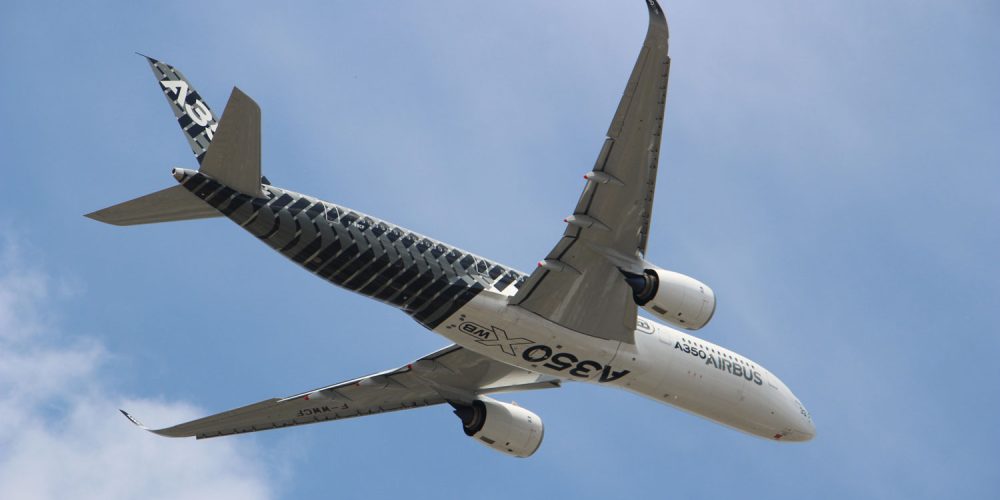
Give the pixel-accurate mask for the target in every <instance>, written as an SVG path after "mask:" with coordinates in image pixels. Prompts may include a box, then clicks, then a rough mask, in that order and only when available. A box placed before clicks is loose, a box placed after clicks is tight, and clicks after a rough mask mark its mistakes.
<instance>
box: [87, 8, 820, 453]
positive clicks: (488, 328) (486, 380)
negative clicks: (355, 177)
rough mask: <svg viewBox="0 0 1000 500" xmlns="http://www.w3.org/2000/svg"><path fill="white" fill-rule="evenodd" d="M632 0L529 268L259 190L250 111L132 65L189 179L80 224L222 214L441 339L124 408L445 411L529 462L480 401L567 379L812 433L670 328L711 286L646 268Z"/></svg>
mask: <svg viewBox="0 0 1000 500" xmlns="http://www.w3.org/2000/svg"><path fill="white" fill-rule="evenodd" d="M644 1H645V2H646V6H647V8H648V11H649V26H648V30H647V33H646V38H645V40H644V42H643V46H642V49H641V51H640V53H639V56H638V59H637V61H636V64H635V66H634V69H633V70H632V73H631V76H630V77H629V80H628V83H627V85H626V87H625V92H624V95H623V96H622V98H621V101H620V103H619V105H618V108H617V110H616V112H615V115H614V117H613V119H612V120H611V125H610V127H609V129H608V132H607V137H606V139H605V141H604V144H603V146H602V147H601V150H600V153H599V155H598V157H597V160H596V162H595V163H594V167H593V169H592V170H591V171H589V172H587V173H586V174H585V175H584V177H585V178H586V185H585V187H584V189H583V193H582V194H581V195H580V198H579V201H578V202H577V205H576V207H575V208H574V209H573V212H572V214H571V215H569V216H568V217H566V219H565V223H566V228H565V231H564V232H563V234H562V236H561V237H560V238H559V239H558V241H557V242H556V244H555V246H554V247H553V248H552V251H550V252H549V254H548V255H546V256H545V258H544V259H542V260H541V261H540V262H538V266H537V268H536V269H534V270H533V271H532V272H531V273H530V274H526V273H522V272H520V271H517V270H515V269H513V268H511V267H509V266H505V265H502V264H499V263H497V262H495V261H492V260H490V259H486V258H484V257H481V256H479V255H475V254H472V253H469V252H466V251H464V250H461V249H459V248H456V247H454V246H451V245H448V244H446V243H443V242H440V241H437V240H434V239H432V238H429V237H427V236H424V235H421V234H418V233H415V232H413V231H410V230H408V229H405V228H402V227H400V226H397V225H395V224H392V223H390V222H387V221H385V220H382V219H379V218H377V217H374V216H371V215H367V214H364V213H361V212H358V211H356V210H352V209H350V208H347V207H344V206H340V205H337V204H334V203H330V202H326V201H322V200H319V199H316V198H314V197H311V196H308V195H304V194H300V193H297V192H294V191H290V190H287V189H284V188H280V187H277V186H273V185H271V183H270V181H269V180H268V179H267V178H266V177H263V176H261V165H260V163H261V161H260V158H261V154H260V152H261V149H260V148H261V137H260V108H259V107H258V105H257V104H256V103H255V102H254V101H253V100H252V99H251V98H250V97H248V96H247V95H246V94H244V93H243V92H242V91H240V90H239V88H236V87H234V88H233V90H232V93H231V95H230V97H229V101H228V103H227V104H226V107H225V110H224V111H223V113H222V116H221V118H220V119H218V120H217V119H216V116H215V115H214V114H213V113H212V111H211V109H209V107H208V105H207V104H206V103H205V101H204V100H203V99H202V98H201V96H200V95H199V94H198V92H197V91H196V90H195V89H194V87H193V86H191V84H190V82H189V81H188V80H187V79H186V78H185V77H184V75H183V74H181V72H180V71H178V70H177V69H176V68H174V67H172V66H170V65H168V64H165V63H163V62H161V61H158V60H156V59H153V58H150V57H146V59H147V61H148V63H149V65H150V67H151V68H152V71H153V74H154V76H155V77H156V78H157V80H158V82H159V85H160V87H161V89H162V91H163V93H164V95H165V96H166V98H167V101H168V102H169V103H170V106H171V108H172V109H173V111H174V115H175V117H176V118H177V121H178V123H179V124H180V126H181V129H182V130H183V131H184V134H185V137H186V138H187V139H188V142H189V144H190V146H191V149H192V152H193V153H194V155H195V158H196V160H197V161H198V163H199V169H198V170H189V169H183V168H175V169H173V171H172V173H173V177H174V178H175V180H176V181H177V182H178V185H176V186H173V187H170V188H167V189H164V190H162V191H158V192H155V193H152V194H149V195H146V196H143V197H140V198H137V199H134V200H131V201H127V202H124V203H121V204H118V205H115V206H112V207H109V208H105V209H103V210H99V211H96V212H93V213H91V214H88V215H87V217H90V218H92V219H95V220H98V221H101V222H105V223H110V224H115V225H122V226H128V225H134V224H148V223H157V222H167V221H179V220H190V219H200V218H208V217H223V216H224V217H227V218H229V219H230V220H232V221H233V222H235V223H236V224H238V225H239V226H240V227H242V228H243V229H245V230H247V231H249V232H250V233H251V234H253V235H254V236H256V237H257V238H259V239H260V240H261V241H262V242H264V243H265V244H267V245H268V246H270V247H271V248H273V249H275V250H277V251H278V252H280V253H281V254H282V255H284V256H285V257H287V258H289V259H291V260H292V261H294V262H295V263H297V264H299V265H300V266H302V267H304V268H305V269H306V270H307V271H309V272H311V273H313V274H315V275H316V276H319V277H320V278H322V279H325V280H327V281H329V282H331V283H333V284H335V285H337V286H339V287H342V288H346V289H348V290H351V291H354V292H357V293H360V294H361V295H364V296H367V297H371V298H373V299H375V300H378V301H380V302H383V303H386V304H389V305H391V306H393V307H395V308H397V309H400V310H402V311H403V312H404V313H406V314H408V315H409V316H411V317H412V318H413V319H414V320H416V322H417V323H419V324H420V325H422V326H424V327H425V328H427V329H428V330H431V331H433V332H435V333H437V334H439V335H441V336H443V337H445V338H446V339H448V340H450V341H451V342H453V344H451V345H449V346H447V347H445V348H443V349H440V350H438V351H435V352H433V353H431V354H428V355H426V356H424V357H422V358H420V359H417V360H415V361H412V362H410V363H407V364H405V365H402V366H400V367H398V368H393V369H390V370H386V371H381V372H378V373H374V374H372V375H368V376H364V377H360V378H356V379H352V380H347V381H344V382H340V383H336V384H333V385H328V386H325V387H320V388H318V389H313V390H310V391H306V392H302V393H300V394H295V395H292V396H288V397H284V398H272V399H267V400H264V401H261V402H258V403H254V404H250V405H248V406H244V407H241V408H236V409H233V410H229V411H224V412H222V413H218V414H215V415H211V416H207V417H204V418H201V419H197V420H193V421H191V422H186V423H182V424H179V425H175V426H172V427H167V428H163V429H148V428H146V427H145V426H143V425H142V424H141V423H140V422H139V420H137V419H136V418H134V417H133V416H132V415H130V414H129V413H127V412H125V411H124V410H122V413H123V414H124V415H125V416H126V417H127V418H128V419H129V420H131V421H132V423H134V424H136V425H138V426H139V427H142V428H144V429H146V430H149V431H150V432H153V433H155V434H158V435H161V436H168V437H196V438H198V439H202V438H211V437H217V436H226V435H230V434H239V433H246V432H255V431H262V430H267V429H276V428H280V427H290V426H295V425H303V424H311V423H316V422H325V421H330V420H338V419H344V418H352V417H358V416H364V415H372V414H376V413H383V412H390V411H398V410H406V409H411V408H419V407H425V406H432V405H441V404H445V403H447V404H448V405H450V406H451V407H452V408H453V410H454V414H455V415H457V416H458V418H459V419H460V420H461V423H462V430H463V431H464V433H465V434H466V435H467V436H469V437H472V438H473V439H475V440H476V441H477V442H479V443H481V444H483V445H485V446H488V447H490V448H492V449H494V450H497V451H500V452H502V453H505V454H508V455H512V456H516V457H528V456H531V455H532V454H534V453H535V451H536V450H538V448H539V446H540V445H541V442H542V438H543V434H544V426H543V424H542V419H541V418H540V417H539V416H538V415H536V414H535V413H533V412H531V411H529V410H527V409H525V408H522V407H520V406H518V405H516V404H512V403H506V402H502V401H499V400H497V399H494V398H492V397H490V396H491V395H496V394H498V393H506V392H514V391H526V390H538V389H552V388H557V387H560V386H561V385H562V384H563V383H565V382H570V381H573V382H588V383H592V384H598V385H606V386H611V387H617V388H620V389H624V390H627V391H630V392H633V393H636V394H639V395H642V396H645V397H648V398H651V399H654V400H656V401H660V402H663V403H666V404H669V405H671V406H674V407H676V408H679V409H681V410H684V411H687V412H690V413H693V414H696V415H700V416H702V417H705V418H708V419H710V420H713V421H715V422H718V423H720V424H723V425H725V426H728V427H731V428H734V429H737V430H740V431H743V432H746V433H749V434H752V435H755V436H760V437H763V438H766V439H771V440H777V441H808V440H810V439H812V438H813V436H814V435H815V432H816V430H815V426H814V424H813V422H812V417H811V416H810V414H809V412H808V411H806V409H805V407H804V406H803V405H802V403H801V402H799V400H798V399H797V398H796V397H795V395H794V394H793V393H792V391H791V390H789V388H788V386H786V385H785V384H784V383H783V382H782V381H781V380H780V379H779V378H778V377H777V376H775V375H774V374H773V373H771V372H770V371H768V370H767V369H766V368H764V367H763V366H762V365H761V364H760V363H757V362H755V361H753V360H751V359H749V358H747V357H745V356H742V355H740V354H737V353H736V352H733V351H731V350H729V349H726V348H724V347H722V346H719V345H716V344H714V343H712V342H709V341H707V340H703V339H700V338H698V337H695V336H693V335H691V334H688V333H685V332H682V331H681V330H679V329H677V328H680V329H684V330H689V331H693V330H698V329H700V328H702V327H704V326H705V325H706V324H708V323H709V321H710V320H711V319H712V316H713V314H714V312H715V306H716V299H715V293H714V292H713V291H712V289H711V288H709V287H708V286H707V285H705V284H704V283H702V282H700V281H698V280H696V279H694V278H691V277H689V276H686V275H683V274H680V273H678V272H674V271H669V270H666V269H663V268H661V267H658V266H656V265H654V264H652V263H650V262H648V261H647V260H646V258H645V255H646V249H647V245H648V242H649V228H650V217H651V215H652V207H653V194H654V189H655V186H656V173H657V170H658V163H659V153H660V142H661V131H662V125H663V112H664V105H665V103H666V92H667V81H668V76H669V71H670V57H669V56H668V54H667V52H668V43H667V42H668V29H667V21H666V17H665V15H664V13H663V10H662V9H661V8H660V6H659V4H658V3H657V1H656V0H644ZM639 308H641V309H643V310H644V311H646V312H647V313H649V314H651V315H652V316H654V317H656V318H659V319H660V320H663V321H664V322H666V323H667V324H663V323H658V322H656V321H653V320H651V319H647V318H645V317H642V316H639V315H638V310H639ZM668 324H669V325H670V326H668ZM674 327H676V328H674Z"/></svg>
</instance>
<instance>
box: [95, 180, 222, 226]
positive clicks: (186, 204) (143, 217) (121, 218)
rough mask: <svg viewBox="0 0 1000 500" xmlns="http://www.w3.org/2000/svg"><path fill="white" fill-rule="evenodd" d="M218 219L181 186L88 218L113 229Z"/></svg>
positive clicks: (105, 210) (108, 209) (210, 207)
mask: <svg viewBox="0 0 1000 500" xmlns="http://www.w3.org/2000/svg"><path fill="white" fill-rule="evenodd" d="M221 215H222V214H220V213H219V211H218V210H216V209H214V208H212V206H211V205H209V204H207V203H205V202H204V201H202V200H200V199H198V197H197V196H195V195H194V194H192V193H191V191H188V190H187V188H185V187H184V186H174V187H170V188H167V189H164V190H162V191H157V192H155V193H152V194H147V195H146V196H142V197H140V198H136V199H134V200H130V201H126V202H124V203H119V204H117V205H115V206H112V207H108V208H105V209H102V210H98V211H96V212H93V213H89V214H87V217H90V218H91V219H94V220H96V221H100V222H104V223H107V224H114V225H116V226H133V225H136V224H152V223H154V222H172V221H178V220H188V219H205V218H208V217H220V216H221Z"/></svg>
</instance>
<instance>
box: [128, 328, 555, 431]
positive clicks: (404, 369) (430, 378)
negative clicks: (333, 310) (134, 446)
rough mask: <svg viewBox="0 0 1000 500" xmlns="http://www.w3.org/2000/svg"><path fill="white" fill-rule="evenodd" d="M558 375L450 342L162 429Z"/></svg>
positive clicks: (385, 408) (538, 381)
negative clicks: (361, 373)
mask: <svg viewBox="0 0 1000 500" xmlns="http://www.w3.org/2000/svg"><path fill="white" fill-rule="evenodd" d="M559 386H560V381H559V379H556V378H553V377H549V376H546V375H541V374H538V373H533V372H529V371H527V370H522V369H520V368H517V367H513V366H510V365H506V364H503V363H500V362H498V361H494V360H492V359H489V358H487V357H485V356H482V355H479V354H476V353H475V352H472V351H469V350H467V349H464V348H462V347H460V346H457V345H451V346H448V347H445V348H444V349H441V350H439V351H436V352H434V353H431V354H429V355H427V356H424V357H423V358H420V359H419V360H417V361H414V362H413V363H410V364H407V365H405V366H401V367H399V368H396V369H394V370H387V371H384V372H380V373H376V374H373V375H369V376H366V377H361V378H357V379H354V380H348V381H345V382H341V383H338V384H334V385H330V386H327V387H322V388H319V389H315V390H312V391H308V392H303V393H301V394H296V395H294V396H289V397H287V398H272V399H267V400H264V401H261V402H258V403H254V404H251V405H247V406H244V407H241V408H236V409H234V410H229V411H225V412H222V413H218V414H215V415H211V416H208V417H204V418H200V419H198V420H193V421H191V422H186V423H183V424H179V425H175V426H173V427H167V428H164V429H149V428H147V427H146V426H144V425H142V423H140V422H139V421H138V420H136V419H135V418H134V417H133V416H132V415H130V414H128V413H127V412H125V411H122V413H123V414H124V415H125V416H126V417H127V418H128V419H129V420H130V421H132V423H134V424H135V425H138V426H139V427H142V428H143V429H146V430H148V431H150V432H153V433H155V434H159V435H161V436H167V437H196V438H198V439H203V438H210V437H218V436H227V435H230V434H241V433H245V432H255V431H263V430H268V429H277V428H281V427H290V426H294V425H303V424H312V423H316V422H326V421H329V420H340V419H345V418H352V417H361V416H365V415H373V414H376V413H385V412H390V411H398V410H407V409H410V408H419V407H423V406H431V405H437V404H441V403H445V402H460V403H471V402H472V401H473V400H474V399H475V398H476V396H478V395H481V394H490V393H497V392H509V391H523V390H531V389H546V388H554V387H559Z"/></svg>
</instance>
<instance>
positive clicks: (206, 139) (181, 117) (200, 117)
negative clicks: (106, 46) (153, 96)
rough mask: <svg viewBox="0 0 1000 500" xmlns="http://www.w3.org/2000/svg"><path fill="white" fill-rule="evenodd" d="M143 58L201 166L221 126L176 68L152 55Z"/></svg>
mask: <svg viewBox="0 0 1000 500" xmlns="http://www.w3.org/2000/svg"><path fill="white" fill-rule="evenodd" d="M140 55H141V54H140ZM143 57H145V58H146V61H147V62H149V67H150V69H152V70H153V76H155V77H156V79H157V81H159V83H160V88H161V89H162V90H163V95H164V96H166V98H167V102H168V103H169V104H170V109H172V110H173V111H174V116H176V117H177V124H178V125H180V126H181V130H183V131H184V137H185V138H187V140H188V144H190V145H191V152H192V153H194V157H195V158H197V159H198V163H199V164H200V163H202V160H203V159H204V158H205V153H206V152H207V151H208V146H209V145H210V144H211V143H212V137H213V136H214V135H215V130H216V128H217V127H218V126H219V125H218V123H217V122H216V120H215V116H214V115H213V114H212V110H211V109H209V108H208V104H207V103H205V101H204V100H202V98H201V95H199V94H198V91H197V90H195V89H194V87H193V86H192V85H191V83H190V82H188V80H187V78H184V75H183V74H182V73H181V72H180V71H178V70H177V68H174V67H173V66H171V65H169V64H167V63H164V62H161V61H157V60H156V59H153V58H152V57H149V56H143Z"/></svg>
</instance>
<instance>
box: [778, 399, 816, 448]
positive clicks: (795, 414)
mask: <svg viewBox="0 0 1000 500" xmlns="http://www.w3.org/2000/svg"><path fill="white" fill-rule="evenodd" d="M794 402H795V405H794V406H795V408H794V409H793V408H789V410H790V411H789V412H788V414H787V415H786V419H785V420H786V425H787V427H786V430H785V432H784V435H783V436H782V437H781V440H782V441H799V442H802V441H809V440H811V439H812V438H814V437H816V425H815V424H813V421H812V417H810V416H809V412H807V411H806V409H805V407H804V406H802V403H800V402H799V401H798V400H797V399H795V400H794Z"/></svg>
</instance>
